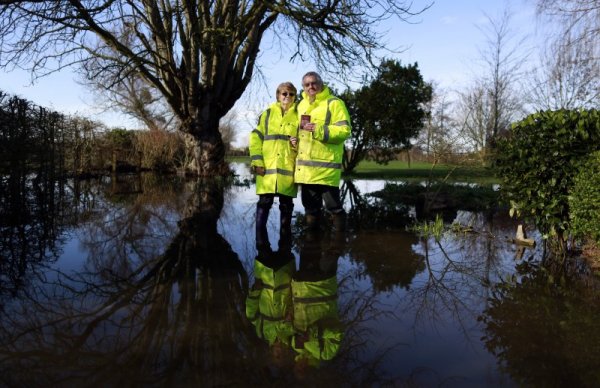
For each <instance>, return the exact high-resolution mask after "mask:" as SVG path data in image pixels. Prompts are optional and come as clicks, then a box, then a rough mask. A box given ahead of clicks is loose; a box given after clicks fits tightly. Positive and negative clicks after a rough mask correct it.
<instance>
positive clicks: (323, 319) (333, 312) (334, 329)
mask: <svg viewBox="0 0 600 388" xmlns="http://www.w3.org/2000/svg"><path fill="white" fill-rule="evenodd" d="M337 290H338V285H337V279H336V277H335V276H333V277H331V278H328V279H324V280H318V281H297V280H292V300H293V305H294V329H295V330H298V331H300V332H304V333H306V335H307V340H306V342H304V344H303V346H302V347H300V346H298V344H297V343H296V338H292V344H291V345H292V348H293V349H294V350H295V351H296V353H297V354H298V355H299V356H301V357H308V358H311V357H312V358H314V359H316V360H319V361H322V360H331V359H332V358H333V357H334V356H335V355H336V354H337V352H338V350H339V347H340V344H341V342H342V338H343V335H344V332H343V328H342V324H341V323H340V320H339V313H338V304H337V298H338V295H337Z"/></svg>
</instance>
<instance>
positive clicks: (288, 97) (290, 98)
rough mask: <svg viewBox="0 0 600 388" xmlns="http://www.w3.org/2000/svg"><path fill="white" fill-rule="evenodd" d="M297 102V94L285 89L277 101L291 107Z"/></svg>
mask: <svg viewBox="0 0 600 388" xmlns="http://www.w3.org/2000/svg"><path fill="white" fill-rule="evenodd" d="M295 100H296V93H295V92H294V91H292V90H288V89H283V90H280V91H279V93H278V94H277V101H279V102H280V103H281V104H282V105H290V104H292V103H293V102H294V101H295Z"/></svg>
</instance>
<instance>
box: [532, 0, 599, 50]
mask: <svg viewBox="0 0 600 388" xmlns="http://www.w3.org/2000/svg"><path fill="white" fill-rule="evenodd" d="M535 3H536V5H537V7H536V8H537V12H538V15H539V16H541V17H549V18H550V19H552V20H558V21H559V22H560V23H561V24H562V26H563V27H564V30H560V32H559V34H561V35H562V34H563V33H565V32H566V33H567V35H568V36H571V37H576V38H575V39H574V40H573V41H574V42H575V41H577V40H578V39H583V40H586V41H588V42H591V41H594V40H595V42H596V45H595V51H590V52H589V53H588V54H589V55H590V56H591V57H595V58H596V59H598V54H599V50H600V49H599V47H598V38H599V37H600V2H599V1H598V0H536V1H535Z"/></svg>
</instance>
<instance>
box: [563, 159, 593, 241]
mask: <svg viewBox="0 0 600 388" xmlns="http://www.w3.org/2000/svg"><path fill="white" fill-rule="evenodd" d="M569 209H570V219H571V232H572V234H573V236H575V237H577V238H586V237H587V238H592V239H593V240H594V241H596V242H597V243H600V152H595V153H593V154H592V155H591V156H590V157H589V158H588V160H587V162H586V163H585V164H584V165H583V167H582V168H581V171H580V172H579V173H578V174H577V175H576V176H575V179H574V185H573V188H572V189H571V193H570V195H569Z"/></svg>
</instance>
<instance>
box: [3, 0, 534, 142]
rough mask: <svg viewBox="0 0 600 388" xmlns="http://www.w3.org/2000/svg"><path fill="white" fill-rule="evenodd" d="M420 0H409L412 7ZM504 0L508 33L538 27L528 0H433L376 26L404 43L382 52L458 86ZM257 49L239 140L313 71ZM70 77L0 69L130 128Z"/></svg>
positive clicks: (48, 97) (71, 107)
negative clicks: (417, 11)
mask: <svg viewBox="0 0 600 388" xmlns="http://www.w3.org/2000/svg"><path fill="white" fill-rule="evenodd" d="M426 3H427V1H423V0H415V1H414V6H415V8H418V7H419V6H421V5H423V4H426ZM507 5H508V6H509V7H510V9H511V10H512V12H513V18H512V19H511V27H512V28H513V29H514V32H515V33H516V34H519V35H525V34H531V35H532V36H534V35H535V33H536V30H537V29H538V26H537V20H536V17H535V14H534V8H533V7H534V5H533V0H512V1H511V2H507V1H504V0H436V1H435V3H434V4H433V6H432V7H431V8H430V9H428V10H427V11H425V12H424V13H423V14H421V15H419V16H417V17H415V18H414V19H413V23H414V24H407V23H403V22H399V21H397V20H393V21H388V22H386V24H384V25H381V26H380V28H381V30H389V31H388V32H387V34H386V42H387V43H388V45H389V46H390V47H395V48H398V47H403V48H405V50H404V51H403V52H401V53H398V54H394V55H391V54H386V56H387V57H390V58H393V59H397V60H400V61H401V62H402V63H413V62H417V63H418V64H419V68H420V70H421V73H422V75H423V77H424V78H425V80H426V81H435V82H436V83H437V84H438V85H439V86H440V87H442V88H444V89H460V87H461V86H464V85H466V84H467V83H468V82H469V79H471V78H472V75H473V74H477V71H478V58H479V51H478V50H479V49H480V48H482V47H483V46H484V45H485V37H484V36H483V33H482V32H481V31H480V28H485V23H486V17H485V15H486V14H487V15H489V16H490V17H492V18H497V17H499V16H500V15H501V14H502V11H503V10H504V9H505V8H506V7H507ZM532 41H533V40H532ZM263 52H264V54H263V56H262V57H261V58H260V63H261V68H262V73H263V75H264V79H259V78H258V77H257V82H255V83H254V84H253V85H252V87H250V88H249V90H248V91H247V93H246V94H245V96H244V97H242V99H241V100H240V101H238V104H237V105H236V110H237V112H238V115H239V117H240V119H239V122H240V125H239V127H240V128H239V132H240V138H239V142H240V143H244V142H245V136H244V134H245V132H246V131H247V130H248V131H249V130H250V129H251V125H252V124H253V123H254V118H255V117H256V115H257V114H258V113H259V112H260V110H261V109H263V108H264V107H265V106H266V104H268V103H269V102H270V101H272V100H273V98H274V97H273V92H274V90H275V88H276V86H277V84H279V83H280V82H283V81H288V80H289V81H292V82H293V83H294V84H295V85H296V86H297V87H299V85H300V79H301V77H302V75H303V74H304V73H305V72H306V71H308V70H313V67H312V65H311V64H310V63H296V64H290V63H289V61H288V57H287V56H283V57H282V56H281V55H280V54H279V53H275V52H273V51H272V50H269V48H268V46H266V45H264V46H263ZM74 76H75V75H74V72H73V71H70V70H68V71H67V70H65V71H63V72H61V73H60V74H55V75H52V76H49V77H46V78H43V79H40V80H38V81H36V82H35V83H34V84H33V85H31V84H30V81H31V77H30V75H29V74H28V73H25V72H23V71H20V70H15V71H12V72H8V73H7V72H5V71H2V70H0V89H1V90H3V91H5V92H8V93H10V94H16V95H19V96H21V97H23V98H26V99H28V100H31V101H33V102H34V103H36V104H38V105H42V106H46V107H50V108H53V109H55V110H57V111H61V112H65V113H77V114H81V115H84V116H88V117H90V118H92V119H96V120H100V121H104V122H105V123H106V124H108V125H111V126H117V125H118V126H125V127H129V128H135V127H136V123H135V122H133V121H132V120H129V119H127V118H125V117H122V116H120V115H118V114H100V113H99V112H98V109H97V108H96V105H95V104H94V98H93V96H92V95H91V94H90V93H89V91H87V90H86V89H85V88H84V87H83V86H81V85H78V84H77V83H76V82H75V80H74ZM326 81H327V80H326Z"/></svg>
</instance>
